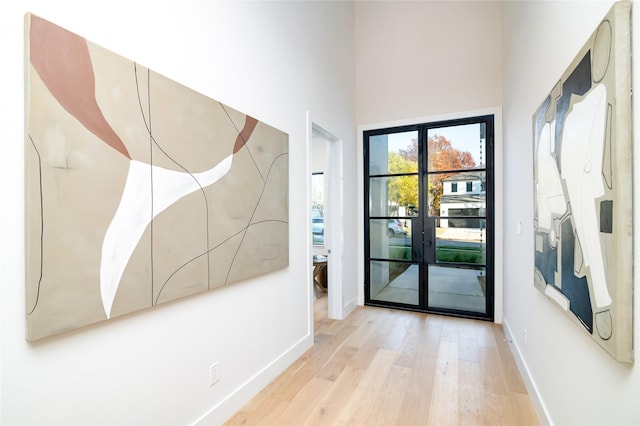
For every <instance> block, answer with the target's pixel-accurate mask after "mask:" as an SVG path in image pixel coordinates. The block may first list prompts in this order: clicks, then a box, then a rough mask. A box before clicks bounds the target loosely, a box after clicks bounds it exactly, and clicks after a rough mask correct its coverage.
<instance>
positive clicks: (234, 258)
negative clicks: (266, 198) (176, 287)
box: [224, 152, 289, 285]
mask: <svg viewBox="0 0 640 426" xmlns="http://www.w3.org/2000/svg"><path fill="white" fill-rule="evenodd" d="M288 155H289V153H288V152H285V153H282V154H279V155H277V156H276V157H275V158H274V159H273V161H272V162H271V165H270V166H269V171H268V172H267V179H266V180H265V181H264V184H263V185H262V191H261V192H260V197H258V201H257V202H256V205H255V207H254V208H253V212H252V213H251V217H250V218H249V224H248V225H247V226H246V227H245V228H244V234H243V235H242V239H241V240H240V244H238V248H237V249H236V252H235V253H234V255H233V258H232V259H231V263H230V264H229V269H228V270H227V277H226V278H225V279H224V283H225V285H226V284H227V283H228V282H229V275H230V274H231V269H232V268H233V264H234V263H235V261H236V257H237V256H238V252H239V251H240V247H242V242H243V241H244V237H245V236H246V235H247V230H248V229H249V225H250V224H251V221H252V220H253V216H254V215H255V214H256V210H257V209H258V206H259V205H260V201H261V200H262V196H263V195H264V190H265V188H266V187H267V181H268V180H269V175H271V170H272V169H273V165H274V164H275V163H276V161H278V160H279V159H280V158H281V157H283V156H288ZM255 166H256V169H257V168H258V165H257V164H256V165H255Z"/></svg>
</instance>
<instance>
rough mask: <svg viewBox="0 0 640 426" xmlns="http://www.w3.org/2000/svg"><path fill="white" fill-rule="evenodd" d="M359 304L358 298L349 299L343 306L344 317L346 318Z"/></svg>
mask: <svg viewBox="0 0 640 426" xmlns="http://www.w3.org/2000/svg"><path fill="white" fill-rule="evenodd" d="M356 306H358V299H357V298H353V299H351V300H350V301H348V302H347V303H346V304H345V305H344V306H343V308H342V317H343V318H346V317H347V316H348V315H349V314H350V313H351V312H353V310H354V309H355V308H356Z"/></svg>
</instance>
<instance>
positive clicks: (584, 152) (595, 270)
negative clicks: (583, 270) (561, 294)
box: [561, 85, 611, 309]
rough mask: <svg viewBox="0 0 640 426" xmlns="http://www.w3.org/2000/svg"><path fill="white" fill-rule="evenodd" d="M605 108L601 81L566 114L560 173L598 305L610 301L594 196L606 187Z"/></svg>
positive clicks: (605, 100) (599, 307) (605, 101)
mask: <svg viewBox="0 0 640 426" xmlns="http://www.w3.org/2000/svg"><path fill="white" fill-rule="evenodd" d="M606 112H607V90H606V88H605V87H604V86H603V85H598V86H595V87H594V88H593V89H592V90H591V91H590V92H589V93H588V94H587V95H586V96H585V97H584V99H583V100H582V101H581V102H578V103H576V104H574V105H573V110H572V111H571V112H570V113H569V114H567V119H566V121H565V124H564V133H563V141H562V154H561V157H562V158H561V169H562V177H563V179H564V180H565V183H566V185H567V193H568V195H569V202H570V203H571V213H572V216H573V221H574V224H575V227H576V234H577V239H578V241H579V242H580V246H581V247H582V257H583V260H584V264H585V266H588V267H589V270H590V278H591V279H590V280H589V281H590V283H591V285H592V288H593V295H594V299H595V303H596V307H597V308H598V309H601V308H603V307H605V306H608V305H610V304H611V296H610V295H609V290H608V288H607V277H606V271H605V264H604V253H603V252H602V247H601V244H600V225H599V221H598V212H597V200H598V198H600V197H602V196H603V195H604V191H605V187H604V182H603V179H602V159H603V155H604V154H603V147H604V141H605V129H606V119H607V115H606Z"/></svg>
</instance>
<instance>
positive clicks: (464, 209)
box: [427, 171, 487, 217]
mask: <svg viewBox="0 0 640 426" xmlns="http://www.w3.org/2000/svg"><path fill="white" fill-rule="evenodd" d="M486 187H487V185H486V173H485V172H484V171H479V172H461V173H435V174H431V175H429V189H428V191H427V197H428V200H429V201H428V202H429V216H463V217H469V216H486V214H487V213H486V211H487V191H486ZM468 189H470V191H468Z"/></svg>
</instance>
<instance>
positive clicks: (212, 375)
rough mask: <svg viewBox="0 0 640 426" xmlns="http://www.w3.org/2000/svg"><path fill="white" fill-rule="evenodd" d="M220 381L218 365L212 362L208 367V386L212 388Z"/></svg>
mask: <svg viewBox="0 0 640 426" xmlns="http://www.w3.org/2000/svg"><path fill="white" fill-rule="evenodd" d="M219 381H220V363H219V362H214V363H213V364H211V365H210V366H209V386H213V385H215V384H216V383H218V382H219Z"/></svg>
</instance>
